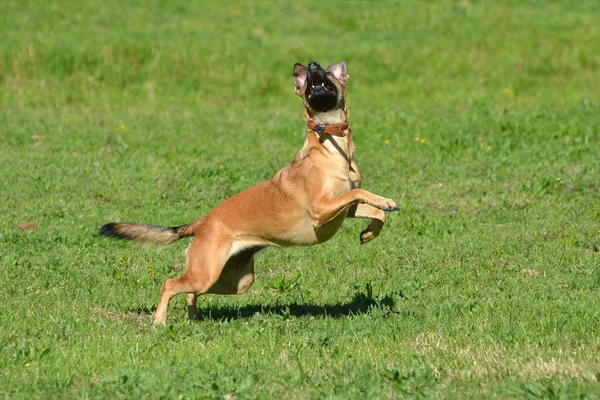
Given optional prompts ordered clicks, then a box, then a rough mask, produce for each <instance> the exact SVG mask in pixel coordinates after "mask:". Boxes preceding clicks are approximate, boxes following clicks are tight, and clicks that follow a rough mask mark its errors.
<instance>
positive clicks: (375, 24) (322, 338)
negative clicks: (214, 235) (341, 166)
mask: <svg viewBox="0 0 600 400" xmlns="http://www.w3.org/2000/svg"><path fill="white" fill-rule="evenodd" d="M599 20H600V6H599V5H598V3H597V2H594V1H580V2H570V1H552V2H543V1H527V2H517V1H502V2H478V1H462V2H450V1H440V2H401V3H392V2H383V1H382V2H322V1H314V2H311V3H307V2H269V3H267V2H265V3H264V4H253V3H251V2H241V1H240V2H237V3H225V2H214V3H209V4H205V2H189V1H179V0H177V1H169V2H161V1H149V2H117V1H114V0H107V1H103V2H91V1H82V2H69V1H66V0H56V1H46V2H42V1H16V0H8V1H4V2H3V5H2V13H0V37H2V40H1V41H0V148H1V149H2V151H1V152H0V169H1V171H2V173H1V178H0V315H1V323H0V370H1V373H0V394H1V395H2V396H4V397H5V398H57V397H61V398H62V397H66V398H86V397H87V398H115V397H118V398H141V397H151V398H227V399H232V398H239V399H242V398H315V399H320V398H340V399H347V398H390V397H391V398H398V397H408V398H412V397H422V396H423V397H436V398H489V397H518V398H578V397H587V398H597V397H599V396H600V388H599V386H598V381H600V361H599V360H600V144H599V143H600V142H599V141H600V128H599V127H600V72H599V71H600V70H599V68H600V53H598V47H597V43H600V25H599V24H598V23H597V22H598V21H599ZM311 60H317V61H319V62H321V63H323V64H327V63H330V62H336V61H342V60H343V61H346V62H347V64H348V67H349V73H350V76H351V77H352V79H351V80H350V82H349V86H348V92H349V104H350V109H351V125H352V128H353V133H354V136H355V141H356V144H357V147H358V150H357V154H356V156H357V159H358V164H359V166H360V168H361V172H362V175H363V179H364V180H363V187H365V188H366V189H368V190H370V191H372V192H374V193H377V194H381V195H384V196H386V197H390V198H393V199H395V200H396V201H397V202H398V203H399V204H400V205H401V212H399V213H394V214H391V215H389V220H388V222H387V224H386V226H385V228H384V231H383V232H382V235H381V236H380V237H379V238H377V240H375V241H373V242H372V243H369V244H366V245H364V246H360V245H359V244H358V243H359V241H358V235H359V232H360V231H361V230H362V229H363V228H364V227H365V226H366V221H357V220H350V221H347V222H346V223H345V224H344V226H343V228H342V230H341V231H340V232H339V234H338V235H337V236H336V237H335V238H334V239H332V240H331V241H330V242H328V243H326V244H324V245H322V246H317V247H311V248H295V249H287V250H284V251H281V250H267V251H264V252H262V253H260V255H259V256H258V259H257V282H256V283H255V284H254V286H253V287H252V288H251V289H250V291H249V292H248V293H247V294H245V295H243V296H239V297H234V296H225V297H218V296H206V297H204V298H200V300H199V303H198V304H199V309H200V313H201V315H202V316H203V318H202V319H201V320H200V321H199V322H194V323H189V322H187V321H186V311H185V303H184V298H183V297H182V296H181V297H176V298H175V299H174V300H173V301H172V302H171V306H170V309H169V320H168V325H167V327H164V328H159V329H156V330H152V329H150V322H151V314H152V312H153V310H154V308H155V307H156V304H157V302H158V298H159V293H160V288H161V286H162V283H163V281H164V279H165V278H167V277H171V276H177V275H178V274H180V273H181V263H182V262H183V260H184V257H183V252H184V250H185V248H186V245H187V243H186V241H181V242H178V243H176V244H174V245H172V246H170V247H167V248H164V249H156V248H152V247H144V246H141V247H140V246H136V245H134V244H132V243H128V242H120V241H113V240H104V239H102V240H101V239H99V238H98V237H97V236H96V232H97V229H98V227H99V226H100V225H102V224H103V223H105V222H109V221H115V220H122V221H136V222H146V223H155V224H164V225H178V224H183V223H187V222H189V221H192V220H194V219H196V218H198V217H200V216H202V215H203V214H205V213H206V212H208V211H209V210H210V209H211V208H212V207H214V206H215V205H216V204H218V203H219V202H221V201H222V200H223V199H225V198H226V197H228V196H230V195H232V194H234V193H236V192H238V191H241V190H243V189H245V188H247V187H249V186H251V185H253V184H256V183H258V182H260V181H262V180H264V179H267V178H269V177H270V176H272V175H273V174H274V173H275V172H276V171H278V170H279V169H280V168H282V167H283V166H284V165H285V164H286V163H288V162H289V161H290V160H291V159H292V157H293V155H294V152H295V151H296V150H297V149H298V148H300V146H301V145H302V142H303V136H302V135H303V131H304V128H303V126H304V125H303V122H302V118H301V113H302V105H301V101H300V99H298V98H297V97H295V96H294V95H293V82H292V67H293V64H294V63H295V62H302V63H307V62H309V61H311ZM26 222H34V223H35V224H36V225H37V229H32V230H21V229H19V224H22V223H26Z"/></svg>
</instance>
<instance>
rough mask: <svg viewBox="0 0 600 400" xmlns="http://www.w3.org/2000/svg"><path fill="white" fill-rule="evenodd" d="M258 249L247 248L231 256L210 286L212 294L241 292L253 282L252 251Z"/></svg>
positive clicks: (254, 251) (244, 291)
mask: <svg viewBox="0 0 600 400" xmlns="http://www.w3.org/2000/svg"><path fill="white" fill-rule="evenodd" d="M257 251H258V250H256V249H247V250H243V251H242V252H240V253H238V254H236V255H234V256H231V257H230V258H229V260H227V263H226V264H225V267H224V268H223V272H222V273H221V276H220V277H219V280H218V281H217V282H216V283H215V284H214V285H213V286H212V287H211V288H210V290H209V291H208V293H213V294H243V293H246V291H247V290H248V289H249V288H250V286H252V284H253V283H254V253H256V252H257Z"/></svg>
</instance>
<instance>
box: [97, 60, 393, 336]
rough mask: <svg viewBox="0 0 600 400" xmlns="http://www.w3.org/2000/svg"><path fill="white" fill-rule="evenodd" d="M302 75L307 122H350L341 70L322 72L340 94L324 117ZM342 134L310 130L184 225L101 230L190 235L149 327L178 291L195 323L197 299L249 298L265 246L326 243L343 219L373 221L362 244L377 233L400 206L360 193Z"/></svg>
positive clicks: (161, 238) (301, 71)
mask: <svg viewBox="0 0 600 400" xmlns="http://www.w3.org/2000/svg"><path fill="white" fill-rule="evenodd" d="M311 64H312V63H311ZM315 64H316V63H315ZM316 65H318V64H316ZM309 67H310V66H309ZM319 68H320V66H319ZM306 71H307V70H306V68H305V67H303V66H302V65H300V64H296V66H295V68H294V82H295V92H296V94H297V95H299V96H301V97H303V99H304V104H305V112H304V116H305V119H307V120H308V119H312V120H314V121H316V122H317V123H320V124H339V123H343V122H347V120H348V111H347V105H346V99H345V97H346V82H347V80H348V79H349V76H348V75H347V73H346V65H345V64H344V63H337V64H333V65H331V66H330V67H329V69H328V70H327V72H326V73H327V77H328V78H329V79H330V82H331V83H333V84H334V85H335V87H336V89H337V101H336V103H335V107H333V108H332V109H331V110H327V111H316V110H314V109H312V108H311V105H310V103H309V101H308V99H307V96H308V95H306V92H305V91H306V90H307V88H306V85H307V83H306V81H307V75H306V74H307V72H306ZM345 134H346V135H345V136H344V137H337V136H331V135H328V134H325V133H319V132H317V131H315V130H312V129H309V130H308V131H307V134H306V140H305V142H304V146H302V148H301V149H300V150H299V151H298V152H297V153H296V155H295V157H294V160H293V161H292V162H291V163H290V164H289V165H287V166H286V167H285V168H283V169H282V170H281V171H279V172H278V173H277V174H275V176H274V177H273V178H271V179H270V180H268V181H265V182H263V183H260V184H258V185H256V186H254V187H251V188H250V189H247V190H245V191H243V192H241V193H238V194H236V195H234V196H232V197H230V198H228V199H227V200H225V201H223V202H222V203H221V204H219V205H218V206H217V207H215V208H214V209H213V210H212V211H210V212H209V213H208V214H207V215H206V216H205V217H203V218H201V219H199V220H197V221H195V222H192V223H190V224H188V225H185V226H182V227H175V228H167V227H157V226H152V225H142V224H107V225H105V226H104V227H102V228H101V231H100V234H101V235H104V236H115V237H120V238H126V239H130V240H135V241H138V242H147V243H155V244H162V245H164V244H168V243H171V242H173V241H175V240H178V239H181V238H183V237H187V236H194V240H193V241H192V243H191V244H190V246H189V248H188V250H187V262H186V267H185V271H184V273H183V275H182V276H181V277H180V278H177V279H167V280H166V281H165V283H164V286H163V289H162V293H161V298H160V302H159V304H158V307H157V309H156V313H155V315H154V322H153V324H154V325H157V324H164V323H165V321H166V316H167V308H168V304H169V300H170V299H171V298H172V297H173V296H174V295H176V294H178V293H182V292H183V293H187V297H186V303H187V306H188V315H189V317H190V319H193V318H195V316H196V299H197V297H198V296H199V295H201V294H205V293H216V294H241V293H244V292H246V290H248V288H249V287H250V286H251V285H252V283H253V282H254V254H255V253H256V252H257V251H259V250H261V249H263V248H265V247H268V246H278V247H286V246H293V245H300V246H308V245H314V244H318V243H323V242H325V241H327V240H329V239H330V238H331V237H332V236H333V235H334V234H335V233H336V232H337V231H338V229H339V228H340V226H341V224H342V222H343V221H344V219H345V218H346V217H351V218H370V219H371V223H370V224H369V226H368V227H367V229H365V230H364V231H363V232H362V233H361V236H360V240H361V243H364V242H367V241H369V240H372V239H374V238H375V237H376V236H377V235H379V233H380V231H381V228H382V226H383V224H384V222H385V213H384V212H383V211H395V210H397V209H398V207H397V205H396V203H394V201H392V200H390V199H386V198H384V197H381V196H377V195H375V194H373V193H370V192H368V191H366V190H364V189H361V188H360V174H359V171H358V167H357V166H356V163H355V161H354V156H353V155H354V150H355V146H354V142H353V141H352V133H351V131H350V129H347V130H346V131H345Z"/></svg>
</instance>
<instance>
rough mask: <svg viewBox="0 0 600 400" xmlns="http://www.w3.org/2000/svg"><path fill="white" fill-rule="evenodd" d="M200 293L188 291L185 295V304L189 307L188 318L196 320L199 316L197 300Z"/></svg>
mask: <svg viewBox="0 0 600 400" xmlns="http://www.w3.org/2000/svg"><path fill="white" fill-rule="evenodd" d="M198 296H199V295H198V294H196V293H188V294H186V295H185V304H186V305H187V309H188V319H190V320H195V319H196V318H197V316H198V315H197V314H198V309H197V308H196V300H198Z"/></svg>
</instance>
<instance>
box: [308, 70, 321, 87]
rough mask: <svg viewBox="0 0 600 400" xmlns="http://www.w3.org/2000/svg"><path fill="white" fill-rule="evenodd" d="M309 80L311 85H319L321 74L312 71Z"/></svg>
mask: <svg viewBox="0 0 600 400" xmlns="http://www.w3.org/2000/svg"><path fill="white" fill-rule="evenodd" d="M310 81H311V85H313V86H319V85H322V84H323V79H321V75H319V74H318V73H316V72H313V73H312V74H310Z"/></svg>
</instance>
